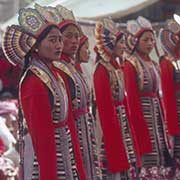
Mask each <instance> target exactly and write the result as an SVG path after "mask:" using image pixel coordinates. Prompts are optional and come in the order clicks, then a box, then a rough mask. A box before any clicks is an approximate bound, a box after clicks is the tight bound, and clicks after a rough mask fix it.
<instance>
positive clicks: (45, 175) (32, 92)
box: [21, 72, 58, 180]
mask: <svg viewBox="0 0 180 180" xmlns="http://www.w3.org/2000/svg"><path fill="white" fill-rule="evenodd" d="M48 91H49V90H48V88H47V87H46V86H45V85H44V84H43V82H42V81H41V80H40V79H39V78H38V77H36V75H34V74H32V73H31V72H29V73H28V75H27V77H26V78H25V79H24V81H23V83H22V86H21V104H22V108H23V112H24V116H25V119H26V122H27V125H28V129H29V132H30V134H31V137H32V141H33V147H34V150H35V152H36V156H37V159H38V164H39V168H40V180H47V179H51V180H57V179H58V177H57V169H56V163H55V162H56V147H55V146H56V145H55V139H54V126H53V120H52V112H51V105H50V101H49V92H48Z"/></svg>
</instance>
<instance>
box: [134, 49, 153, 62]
mask: <svg viewBox="0 0 180 180" xmlns="http://www.w3.org/2000/svg"><path fill="white" fill-rule="evenodd" d="M137 53H138V55H139V56H140V57H141V58H142V59H143V60H144V61H149V60H150V57H149V54H145V53H143V52H141V51H137Z"/></svg>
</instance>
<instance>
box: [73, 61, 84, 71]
mask: <svg viewBox="0 0 180 180" xmlns="http://www.w3.org/2000/svg"><path fill="white" fill-rule="evenodd" d="M74 67H75V69H76V70H77V71H78V72H80V73H83V70H82V67H81V64H80V63H76V64H75V65H74Z"/></svg>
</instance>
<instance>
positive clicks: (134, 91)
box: [124, 61, 152, 154]
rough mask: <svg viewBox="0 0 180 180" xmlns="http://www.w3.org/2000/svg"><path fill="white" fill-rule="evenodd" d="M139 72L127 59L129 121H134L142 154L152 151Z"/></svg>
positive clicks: (126, 84)
mask: <svg viewBox="0 0 180 180" xmlns="http://www.w3.org/2000/svg"><path fill="white" fill-rule="evenodd" d="M136 78H137V74H136V71H135V68H134V67H133V65H132V64H131V63H130V62H128V61H125V64H124V82H125V89H126V93H127V96H126V99H127V103H128V110H129V121H130V122H131V123H132V125H133V127H134V130H135V133H136V137H137V141H138V144H139V150H140V154H144V153H150V152H152V144H151V140H150V134H149V130H148V127H147V124H146V121H145V119H144V115H143V111H142V106H141V101H140V95H139V90H138V86H137V79H136Z"/></svg>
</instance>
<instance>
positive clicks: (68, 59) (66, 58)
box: [61, 53, 75, 64]
mask: <svg viewBox="0 0 180 180" xmlns="http://www.w3.org/2000/svg"><path fill="white" fill-rule="evenodd" d="M61 58H62V60H64V61H66V62H67V63H71V64H75V58H74V57H71V56H70V55H69V54H66V53H62V54H61Z"/></svg>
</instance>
